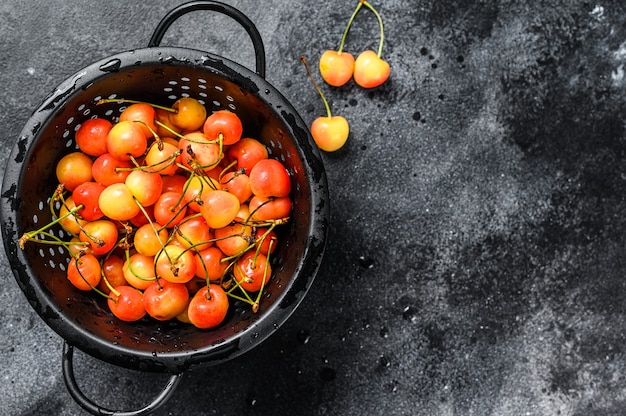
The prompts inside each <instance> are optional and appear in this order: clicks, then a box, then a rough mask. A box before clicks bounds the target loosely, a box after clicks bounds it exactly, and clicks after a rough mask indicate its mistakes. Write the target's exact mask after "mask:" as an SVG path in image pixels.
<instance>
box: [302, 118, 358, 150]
mask: <svg viewBox="0 0 626 416" xmlns="http://www.w3.org/2000/svg"><path fill="white" fill-rule="evenodd" d="M349 134H350V126H349V125H348V121H347V120H346V119H345V118H344V117H342V116H328V117H318V118H316V119H315V120H313V123H312V124H311V135H312V136H313V140H315V143H316V144H317V146H318V147H319V148H320V149H322V150H323V151H325V152H334V151H336V150H339V149H340V148H341V147H343V145H344V144H345V143H346V141H347V140H348V135H349Z"/></svg>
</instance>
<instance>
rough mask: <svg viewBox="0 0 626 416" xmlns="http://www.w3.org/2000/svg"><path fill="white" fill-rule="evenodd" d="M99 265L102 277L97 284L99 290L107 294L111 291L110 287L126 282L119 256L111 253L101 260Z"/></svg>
mask: <svg viewBox="0 0 626 416" xmlns="http://www.w3.org/2000/svg"><path fill="white" fill-rule="evenodd" d="M101 267H102V279H100V283H99V284H98V289H99V290H100V291H102V292H103V293H105V294H108V293H109V292H111V289H112V288H114V287H116V286H121V285H125V284H126V279H125V278H124V272H123V271H122V267H124V260H122V258H121V257H120V256H118V255H115V254H111V255H110V256H108V257H107V258H106V259H104V260H103V261H102V264H101Z"/></svg>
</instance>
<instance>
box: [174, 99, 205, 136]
mask: <svg viewBox="0 0 626 416" xmlns="http://www.w3.org/2000/svg"><path fill="white" fill-rule="evenodd" d="M172 108H173V109H174V110H176V112H175V113H170V114H169V119H170V121H171V122H172V124H173V125H175V126H176V127H178V128H180V129H181V130H185V131H194V130H198V129H200V128H201V127H202V126H203V125H204V122H205V120H206V118H207V117H206V115H207V114H206V108H205V107H204V105H202V103H201V102H200V101H198V100H196V99H195V98H191V97H182V98H179V99H178V100H176V102H174V104H172Z"/></svg>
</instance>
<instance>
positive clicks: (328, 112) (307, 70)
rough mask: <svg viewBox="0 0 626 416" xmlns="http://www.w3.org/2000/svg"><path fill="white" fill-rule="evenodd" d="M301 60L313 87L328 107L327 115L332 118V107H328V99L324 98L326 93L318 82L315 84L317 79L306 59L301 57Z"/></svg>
mask: <svg viewBox="0 0 626 416" xmlns="http://www.w3.org/2000/svg"><path fill="white" fill-rule="evenodd" d="M300 60H301V61H302V63H303V64H304V67H305V68H306V73H307V74H308V75H309V78H310V79H311V82H312V83H313V87H315V89H316V90H317V93H318V94H319V95H320V97H322V101H323V102H324V106H325V107H326V113H327V114H328V118H331V117H332V114H331V112H330V106H329V105H328V101H327V100H326V97H324V93H323V92H322V90H321V89H320V87H319V86H318V85H317V82H315V78H313V74H312V73H311V69H310V68H309V65H308V64H307V63H306V57H305V56H304V55H302V56H301V57H300Z"/></svg>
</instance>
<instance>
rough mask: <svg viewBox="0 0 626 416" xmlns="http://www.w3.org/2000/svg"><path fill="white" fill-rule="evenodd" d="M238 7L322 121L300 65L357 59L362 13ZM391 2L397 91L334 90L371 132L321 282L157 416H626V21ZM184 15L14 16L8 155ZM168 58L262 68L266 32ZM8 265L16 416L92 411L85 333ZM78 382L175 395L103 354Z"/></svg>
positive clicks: (211, 22)
mask: <svg viewBox="0 0 626 416" xmlns="http://www.w3.org/2000/svg"><path fill="white" fill-rule="evenodd" d="M230 3H231V4H233V5H235V6H236V7H238V8H239V9H240V10H242V11H243V12H244V13H246V14H247V15H248V16H249V17H250V18H251V19H252V20H253V21H254V22H255V23H256V24H257V26H258V28H259V31H260V32H261V34H262V36H263V39H264V41H265V46H266V52H267V62H268V76H267V79H268V80H269V81H270V83H272V84H273V85H274V86H275V87H276V88H277V89H278V90H279V91H281V92H282V93H283V94H284V95H285V96H286V97H287V99H288V100H290V101H291V103H292V104H293V105H294V106H295V108H296V109H297V110H298V111H299V112H300V114H301V115H302V117H303V118H304V119H305V121H307V123H309V122H311V121H312V120H313V118H315V117H317V116H318V115H322V114H324V109H323V105H322V103H321V101H319V98H318V97H317V95H316V92H315V91H314V90H313V89H312V88H311V85H310V83H309V81H308V80H307V78H306V75H305V72H304V70H303V67H302V64H301V63H300V61H299V57H300V55H302V54H305V55H307V56H308V57H309V60H310V61H312V62H317V58H318V57H319V54H320V52H321V51H322V50H323V49H327V48H335V47H336V46H337V43H338V41H339V38H340V36H341V32H342V31H343V28H344V25H345V22H346V20H347V18H348V17H349V15H350V13H351V11H352V9H353V7H354V5H355V3H356V2H355V1H341V2H322V1H304V0H295V1H285V0H267V1H263V2H262V6H259V5H260V4H261V2H257V1H250V0H240V1H232V2H230ZM378 3H380V4H378ZM375 4H377V6H378V8H379V11H380V13H381V14H382V16H383V19H384V20H385V22H386V44H385V49H384V55H385V56H386V58H387V59H388V61H389V62H390V63H391V66H392V77H391V80H390V82H388V83H387V84H385V86H383V87H381V88H379V89H377V90H374V91H364V90H361V89H359V88H358V87H356V86H355V85H353V84H350V85H348V86H347V87H344V88H342V89H330V88H326V91H327V96H328V98H329V99H330V100H331V105H332V106H333V109H334V112H335V113H337V114H342V115H344V116H345V117H346V118H347V119H348V120H349V121H350V123H351V128H352V131H351V136H350V139H349V143H348V145H347V146H346V148H345V150H343V151H341V152H340V153H338V154H332V155H324V161H325V165H326V169H327V173H328V178H329V184H330V194H331V198H332V202H333V204H332V208H331V215H332V223H331V230H330V240H329V244H328V249H327V256H326V257H325V260H324V264H323V265H322V268H321V270H320V273H319V275H318V278H317V279H316V281H315V284H314V285H313V288H312V289H311V291H310V292H309V294H308V296H307V297H306V299H305V300H304V302H303V303H302V304H301V306H300V308H299V309H298V310H297V311H296V312H295V314H294V315H293V316H292V317H291V319H290V320H289V321H287V323H286V324H285V325H284V326H283V327H282V328H281V329H280V330H279V331H278V332H277V333H275V334H274V335H273V336H272V337H270V338H269V339H268V340H266V341H265V342H264V343H263V344H262V345H260V346H259V347H257V348H256V349H254V350H252V351H251V352H249V353H247V354H246V355H244V356H242V357H239V358H237V359H235V360H232V361H229V362H227V363H225V364H223V365H220V366H218V367H215V368H211V369H207V370H201V371H196V372H192V373H190V374H188V375H186V376H185V378H184V379H183V381H182V384H181V386H180V387H179V389H178V391H177V392H176V394H175V396H174V397H173V398H172V399H171V400H170V401H169V402H168V404H167V405H166V406H165V407H164V408H162V409H161V410H160V411H159V412H158V414H160V415H192V414H193V415H196V414H197V415H200V414H205V415H243V414H248V415H295V414H298V415H347V416H350V415H364V414H367V415H407V416H408V415H424V416H426V415H428V416H431V415H438V416H450V415H485V416H496V415H497V416H519V415H528V416H538V415H554V416H556V415H559V416H600V415H603V416H604V415H621V414H623V412H624V410H623V409H624V408H626V376H625V374H626V371H625V368H624V367H625V365H626V364H625V359H626V349H625V347H624V345H625V338H626V335H625V323H624V322H625V318H626V285H625V280H624V272H625V271H626V263H625V262H624V252H625V251H626V247H625V243H626V237H625V234H624V232H625V231H626V220H625V218H626V217H625V216H624V212H626V201H625V200H624V194H625V190H626V174H625V172H626V132H625V128H624V126H625V125H624V123H625V121H626V106H625V103H624V98H626V78H625V71H626V5H625V4H624V2H623V1H617V0H612V1H609V0H606V1H604V0H602V1H597V2H587V1H580V0H567V1H566V0H560V1H559V0H556V1H551V2H532V1H518V2H507V1H498V0H486V1H481V2H475V1H465V0H459V1H434V0H432V1H426V0H425V1H421V0H420V1H407V0H388V1H384V2H376V3H375ZM173 5H174V3H172V2H169V1H164V0H159V1H148V2H142V3H139V2H125V1H119V0H115V1H108V2H99V1H98V2H96V1H77V2H65V1H61V0H52V1H33V0H30V1H25V2H22V1H17V0H5V1H4V2H2V4H0V50H2V52H3V57H2V59H1V60H0V85H2V95H1V99H0V125H2V133H1V135H0V137H1V139H2V143H3V146H4V147H5V149H8V148H9V147H11V146H12V145H13V143H14V141H15V140H16V138H17V137H18V135H19V133H20V130H21V128H22V126H23V125H24V123H25V122H26V120H27V119H28V118H29V115H30V113H31V112H32V111H33V110H34V109H35V108H36V107H37V106H38V105H39V103H40V102H41V100H42V99H43V98H44V97H45V96H46V95H47V93H48V92H49V91H51V90H52V89H53V88H54V87H56V86H57V85H58V84H60V83H61V82H62V81H63V80H64V79H65V78H66V77H67V76H69V75H70V74H72V73H74V72H75V71H76V70H78V69H80V68H81V67H83V66H86V65H87V64H89V63H91V62H93V61H96V60H99V59H101V58H104V57H106V56H108V55H111V54H114V53H116V52H120V51H125V50H129V49H133V48H137V47H142V46H145V45H146V44H147V41H148V39H149V37H150V35H151V33H152V30H153V29H154V27H155V25H156V24H157V22H158V21H159V20H160V18H161V17H162V16H163V15H164V14H165V12H166V10H168V9H169V8H170V7H172V6H173ZM360 16H361V17H359V19H358V21H357V23H356V24H355V26H354V27H353V29H352V31H351V32H350V37H349V39H348V43H347V49H348V50H350V51H355V52H358V51H359V50H361V49H362V48H366V47H368V48H376V46H377V42H378V37H377V36H378V32H377V29H376V26H375V25H376V21H375V19H374V18H373V16H372V15H371V14H368V13H362V14H361V15H360ZM212 28H216V29H215V30H213V29H212ZM163 43H164V44H165V43H168V44H178V45H180V46H189V47H197V48H200V49H206V50H209V51H211V52H215V53H219V54H221V55H223V56H226V57H231V58H233V59H234V60H236V61H238V62H240V63H242V64H244V65H246V66H249V67H250V66H252V64H253V54H252V48H251V46H250V42H249V40H247V38H246V35H245V33H244V32H243V30H239V29H238V28H236V27H233V26H232V25H230V24H228V22H227V21H226V20H224V19H219V18H216V17H214V16H210V15H208V14H204V15H193V16H189V17H188V18H187V17H185V18H184V21H183V22H180V25H177V26H176V27H173V28H172V29H171V30H170V31H169V32H168V35H167V36H166V39H165V40H164V42H163ZM7 153H8V151H5V152H2V154H1V155H0V159H2V160H0V162H2V163H3V164H4V161H5V160H6V157H7ZM0 260H1V262H0V267H2V270H3V273H2V277H0V283H1V284H0V332H2V334H3V336H2V337H0V361H1V362H2V363H3V371H2V376H1V377H2V383H0V396H1V397H2V400H1V401H0V414H1V415H40V414H55V415H60V416H69V415H78V414H82V413H81V410H80V408H79V407H78V406H77V405H76V404H75V403H74V402H73V401H72V399H71V398H70V396H69V395H68V393H67V391H66V389H65V386H64V385H63V381H62V377H61V370H60V365H61V345H62V340H61V339H60V338H59V337H58V336H57V335H56V334H55V333H53V332H52V331H51V330H50V329H48V328H47V326H46V325H45V324H44V323H43V321H42V320H41V319H39V318H38V317H37V316H36V315H35V314H34V312H33V311H32V310H31V309H30V306H29V305H28V304H27V302H26V300H25V298H24V296H23V295H22V293H21V292H20V290H19V288H18V286H17V284H16V283H15V281H14V279H13V277H12V275H11V271H10V270H9V267H8V263H7V260H6V257H5V255H4V253H2V254H1V255H0ZM76 372H77V374H78V377H79V380H80V385H81V387H83V388H84V391H85V392H86V393H87V394H88V395H90V396H92V397H98V400H99V401H100V402H101V403H102V404H104V405H108V406H114V405H115V406H118V407H120V408H123V409H129V408H133V407H134V406H135V405H136V403H138V402H142V403H144V402H146V401H147V400H149V399H150V397H152V396H153V394H154V392H155V391H157V390H158V389H159V388H160V387H161V385H162V384H163V382H164V380H165V377H164V376H162V375H153V374H142V373H137V372H134V371H130V370H125V369H121V368H117V367H115V366H111V365H107V364H102V363H100V362H98V361H96V360H94V359H92V358H90V357H88V356H86V355H84V354H78V356H77V360H76Z"/></svg>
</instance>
